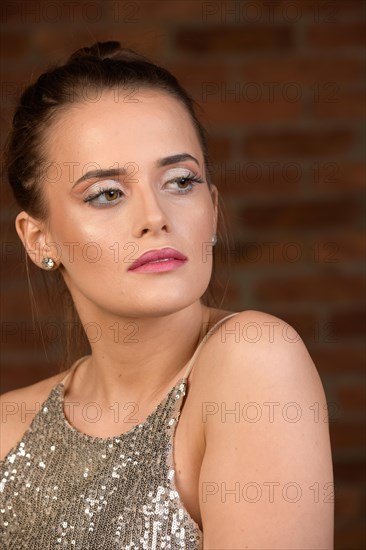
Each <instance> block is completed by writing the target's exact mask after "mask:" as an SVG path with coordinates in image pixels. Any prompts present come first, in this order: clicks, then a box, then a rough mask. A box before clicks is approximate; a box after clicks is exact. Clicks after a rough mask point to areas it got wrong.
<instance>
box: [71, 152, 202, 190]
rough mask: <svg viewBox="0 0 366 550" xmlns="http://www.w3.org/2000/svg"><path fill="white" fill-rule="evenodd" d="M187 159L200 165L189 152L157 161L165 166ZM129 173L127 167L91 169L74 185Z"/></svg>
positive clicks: (159, 165) (157, 163) (158, 164)
mask: <svg viewBox="0 0 366 550" xmlns="http://www.w3.org/2000/svg"><path fill="white" fill-rule="evenodd" d="M185 160H193V161H194V162H195V163H196V164H197V166H199V165H200V164H199V162H198V160H197V159H196V158H195V157H193V156H192V155H190V154H189V153H178V154H177V155H171V156H169V157H164V158H161V159H158V160H157V161H156V165H157V167H158V168H161V167H163V166H170V165H171V164H177V163H178V162H183V161H185ZM126 174H127V169H126V168H124V167H120V168H107V169H100V170H90V171H89V172H86V173H85V174H83V175H82V176H81V177H80V178H79V179H78V180H76V182H75V183H74V184H73V187H75V185H77V184H78V183H81V182H82V181H85V180H89V179H93V178H114V177H116V176H125V175H126Z"/></svg>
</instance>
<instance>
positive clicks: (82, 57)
mask: <svg viewBox="0 0 366 550" xmlns="http://www.w3.org/2000/svg"><path fill="white" fill-rule="evenodd" d="M91 86H92V87H94V88H96V89H97V90H111V89H117V88H118V87H123V88H124V89H126V88H127V89H133V88H150V89H151V88H154V89H158V90H161V91H163V92H165V93H168V94H171V95H172V96H174V97H175V98H176V99H177V100H178V101H180V102H181V103H182V104H183V105H184V107H185V108H186V109H187V111H188V113H189V115H190V117H191V120H192V124H193V126H194V128H195V130H196V132H197V136H198V139H199V142H200V145H201V148H202V153H203V156H204V161H205V168H206V175H207V182H208V185H209V186H211V185H212V183H211V174H212V170H211V165H210V160H209V155H208V147H207V138H206V131H205V129H204V127H203V126H202V124H201V123H200V121H199V119H198V117H197V115H196V110H197V108H199V106H198V105H197V104H196V103H195V101H194V100H193V99H192V98H191V97H190V96H189V95H188V93H187V92H186V91H185V90H184V89H183V88H182V86H181V85H180V84H179V82H178V81H177V79H176V78H175V77H174V76H173V75H172V74H171V73H170V72H169V71H167V70H166V69H164V68H162V67H160V66H158V65H156V64H154V63H153V62H151V61H149V60H148V59H146V58H145V57H144V56H142V55H139V54H138V53H136V52H134V51H132V50H130V49H128V48H121V46H120V43H119V42H98V43H96V44H94V45H93V46H91V47H86V48H81V49H79V50H77V51H76V52H75V53H73V54H72V55H71V56H70V57H69V59H68V60H67V62H66V63H65V64H64V65H61V66H52V67H51V68H50V69H49V70H48V71H47V72H45V73H43V74H42V75H41V76H40V77H39V78H38V80H37V81H36V82H35V83H34V84H32V85H30V86H28V87H27V88H26V89H25V90H24V91H23V93H22V95H21V97H20V100H19V104H18V106H17V108H16V111H15V114H14V117H13V124H12V128H11V132H10V134H9V136H8V140H7V143H6V147H5V169H6V171H7V177H8V180H9V183H10V185H11V187H12V190H13V193H14V196H15V198H16V200H17V202H18V204H19V206H20V207H21V208H22V209H23V210H25V211H26V212H27V213H28V214H29V215H31V216H32V217H34V218H37V219H39V220H46V219H47V204H46V201H45V198H44V195H45V194H44V193H43V191H42V167H43V166H44V165H45V164H46V163H47V162H48V159H47V158H46V157H45V150H46V147H45V146H44V145H45V134H46V132H45V130H46V128H47V127H48V128H49V126H50V123H52V122H54V121H55V120H57V119H58V117H59V116H61V115H62V112H65V111H66V110H67V109H69V108H70V106H71V105H72V104H73V103H80V102H81V103H82V102H85V101H87V100H88V99H87V94H86V93H85V91H86V90H87V89H88V87H91ZM214 260H215V257H214V256H213V261H214ZM27 266H28V264H27ZM27 270H28V267H27ZM214 271H215V269H214V268H213V275H212V277H211V281H210V285H209V287H208V289H207V290H206V292H205V294H204V296H203V297H202V299H201V300H202V302H203V303H206V305H217V304H216V303H215V299H214V296H213V292H212V287H213V285H214ZM45 275H46V276H45V277H44V280H45V282H46V285H47V287H48V294H49V296H50V299H51V301H52V304H53V308H56V311H59V308H60V304H62V308H63V310H64V318H65V320H66V322H65V323H63V325H64V326H65V327H71V330H68V331H67V332H68V334H67V333H66V332H65V333H64V342H63V343H62V347H63V349H64V351H65V352H66V353H65V358H64V367H66V368H68V366H69V365H70V363H72V362H73V361H74V360H76V359H77V358H78V357H80V355H83V354H86V353H90V344H89V342H88V340H87V337H86V334H85V332H84V330H83V327H82V325H81V322H80V319H79V316H78V314H77V312H76V310H75V307H74V305H73V301H72V299H71V295H70V293H69V291H68V289H67V286H66V284H65V283H64V281H63V277H62V275H61V274H60V272H59V271H58V270H57V271H54V272H49V273H46V274H45ZM57 298H58V299H57Z"/></svg>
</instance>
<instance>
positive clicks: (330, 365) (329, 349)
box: [309, 341, 366, 377]
mask: <svg viewBox="0 0 366 550" xmlns="http://www.w3.org/2000/svg"><path fill="white" fill-rule="evenodd" d="M309 353H310V355H311V357H312V359H313V361H314V363H315V365H316V367H317V368H318V370H319V371H320V372H321V373H322V374H323V373H324V374H331V376H332V377H333V375H334V374H342V373H348V372H350V373H358V372H360V373H361V372H363V370H364V366H365V361H366V355H365V349H364V348H363V346H362V345H358V346H355V345H352V344H350V343H349V344H348V345H347V343H346V342H344V341H342V342H339V343H335V344H330V345H328V346H322V345H320V346H315V345H313V346H311V347H310V348H309Z"/></svg>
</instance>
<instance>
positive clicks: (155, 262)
mask: <svg viewBox="0 0 366 550" xmlns="http://www.w3.org/2000/svg"><path fill="white" fill-rule="evenodd" d="M187 260H188V258H187V257H186V256H184V254H182V253H181V252H179V251H178V250H175V249H174V248H162V249H160V250H150V251H149V252H145V254H142V256H140V257H139V258H138V259H137V260H136V261H135V262H134V263H133V264H132V265H131V266H130V267H129V268H128V271H137V272H139V273H157V272H161V271H170V270H172V269H176V268H177V267H180V266H182V265H184V263H185V262H186V261H187Z"/></svg>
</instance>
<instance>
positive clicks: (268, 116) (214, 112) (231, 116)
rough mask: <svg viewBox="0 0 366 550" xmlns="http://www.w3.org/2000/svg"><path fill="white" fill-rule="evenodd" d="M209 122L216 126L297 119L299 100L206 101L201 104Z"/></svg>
mask: <svg viewBox="0 0 366 550" xmlns="http://www.w3.org/2000/svg"><path fill="white" fill-rule="evenodd" d="M202 106H203V108H204V110H205V113H206V115H207V117H208V119H209V120H210V123H212V124H215V125H217V126H221V125H222V126H227V125H235V126H238V125H239V124H246V123H249V124H253V123H257V122H258V123H265V122H268V123H270V122H274V121H279V120H293V119H298V118H300V116H301V113H302V105H301V104H300V103H299V102H296V103H295V102H288V101H285V100H276V101H274V102H271V101H268V100H261V101H259V102H256V103H252V102H249V101H245V100H243V101H208V102H206V103H203V104H202Z"/></svg>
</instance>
